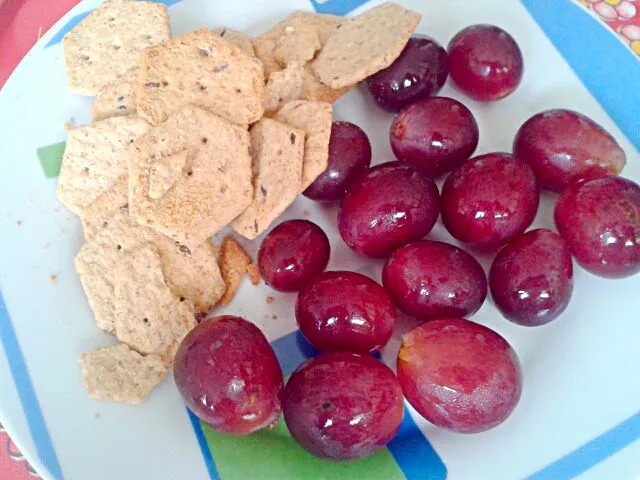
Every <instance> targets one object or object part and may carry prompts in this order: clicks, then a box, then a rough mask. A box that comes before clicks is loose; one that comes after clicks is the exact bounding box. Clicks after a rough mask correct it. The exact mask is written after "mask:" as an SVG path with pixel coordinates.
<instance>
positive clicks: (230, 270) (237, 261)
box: [219, 235, 260, 306]
mask: <svg viewBox="0 0 640 480" xmlns="http://www.w3.org/2000/svg"><path fill="white" fill-rule="evenodd" d="M219 262H220V271H221V272H222V278H223V279H224V282H225V284H226V285H227V289H226V291H225V292H224V295H223V296H222V298H221V299H220V305H221V306H224V305H228V304H229V303H230V302H231V300H232V299H233V297H234V295H235V294H236V292H237V291H238V288H240V284H241V283H242V279H243V278H244V274H245V273H248V274H249V279H250V280H251V283H252V284H254V285H257V284H258V283H260V272H259V270H258V269H257V266H256V265H254V263H253V261H252V260H251V257H250V256H249V254H247V252H246V251H245V250H244V248H242V245H240V244H239V243H238V241H237V240H236V239H235V238H233V237H232V236H231V235H229V236H227V237H225V238H224V239H223V240H222V245H221V246H220V259H219Z"/></svg>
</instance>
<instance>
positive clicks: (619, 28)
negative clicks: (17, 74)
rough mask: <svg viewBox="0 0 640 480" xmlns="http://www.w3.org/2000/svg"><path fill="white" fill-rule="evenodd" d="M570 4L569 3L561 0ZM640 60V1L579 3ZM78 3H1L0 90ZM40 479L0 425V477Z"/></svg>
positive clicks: (32, 0) (589, 0)
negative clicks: (32, 50) (35, 46)
mask: <svg viewBox="0 0 640 480" xmlns="http://www.w3.org/2000/svg"><path fill="white" fill-rule="evenodd" d="M558 1H569V0H558ZM578 1H579V2H580V3H581V4H583V5H584V6H585V8H588V9H590V10H592V11H593V12H594V14H595V15H598V16H599V17H600V18H601V19H602V20H603V21H604V22H605V23H607V24H608V25H609V26H610V27H611V28H612V29H613V30H614V31H615V32H616V33H617V34H618V35H619V36H620V38H621V39H622V40H623V41H624V42H625V43H627V44H628V45H629V46H630V47H631V49H632V50H633V51H634V52H635V53H636V54H637V55H638V56H639V57H640V1H636V0H578ZM77 3H79V0H0V52H2V55H0V89H1V88H2V86H3V85H4V84H5V82H6V81H7V79H8V78H9V76H10V75H11V72H13V70H14V69H15V68H16V66H17V65H18V63H19V62H20V60H22V58H23V57H24V56H25V55H26V54H27V52H28V51H29V49H30V48H31V47H32V46H33V45H34V44H35V43H36V42H37V41H38V39H39V38H40V37H41V36H42V35H44V33H46V32H47V30H49V28H51V26H52V25H53V24H55V23H56V22H57V21H58V20H59V19H60V18H61V17H62V16H63V15H64V14H65V13H67V12H68V11H69V10H70V9H71V8H72V7H73V6H75V5H76V4H77ZM35 477H37V474H36V472H35V471H34V470H33V469H32V468H31V466H30V465H29V464H28V462H26V461H25V460H24V458H23V457H22V455H21V453H20V452H19V450H18V449H17V448H16V447H15V445H14V444H13V443H12V442H11V439H10V438H9V437H8V435H7V434H6V432H5V431H4V429H2V425H1V424H0V478H2V479H3V480H26V479H33V478H35Z"/></svg>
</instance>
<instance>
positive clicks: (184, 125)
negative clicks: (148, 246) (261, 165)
mask: <svg viewBox="0 0 640 480" xmlns="http://www.w3.org/2000/svg"><path fill="white" fill-rule="evenodd" d="M128 155H129V211H130V214H131V216H133V217H134V218H135V219H136V221H138V222H139V223H140V224H142V225H146V226H149V227H151V228H154V229H156V230H157V231H159V232H161V233H163V234H164V235H167V236H169V237H171V238H173V239H174V240H176V241H178V242H180V243H183V244H185V245H187V246H189V247H197V246H198V245H200V244H202V242H204V241H205V240H206V239H207V238H209V237H210V236H211V235H214V234H215V233H217V232H218V231H219V230H221V229H222V228H223V227H225V226H226V225H228V224H229V222H231V220H233V219H234V218H235V217H237V216H238V215H240V214H241V213H242V212H243V211H244V210H245V209H246V208H247V207H248V206H249V205H250V204H251V201H252V198H253V187H252V184H251V156H250V155H249V132H247V131H246V130H245V129H243V128H241V127H238V126H237V125H233V124H231V123H229V122H228V121H226V120H224V119H223V118H221V117H218V116H217V115H214V114H213V113H209V112H207V111H205V110H203V109H201V108H198V107H194V106H187V107H184V108H182V109H181V110H180V111H178V112H176V113H174V114H173V115H171V116H170V117H169V118H168V119H167V121H166V122H165V123H163V124H161V125H158V126H157V127H154V128H153V129H152V130H151V131H150V132H149V135H146V136H144V137H142V138H140V139H139V141H137V142H134V143H133V144H132V145H131V148H130V149H129V151H128ZM151 187H154V188H153V189H152V190H151Z"/></svg>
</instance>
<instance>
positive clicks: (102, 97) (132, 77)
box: [91, 68, 138, 122]
mask: <svg viewBox="0 0 640 480" xmlns="http://www.w3.org/2000/svg"><path fill="white" fill-rule="evenodd" d="M137 78H138V69H137V68H135V69H132V70H130V71H128V72H127V73H125V74H124V75H123V76H121V77H118V78H117V79H116V80H115V81H114V82H112V83H110V84H109V85H106V86H105V87H104V88H103V89H102V90H100V93H98V96H97V97H96V100H95V101H94V102H93V104H92V105H91V119H92V120H93V121H94V122H95V121H98V120H104V119H105V118H110V117H121V116H125V115H132V114H134V113H136V105H137V100H136V84H137Z"/></svg>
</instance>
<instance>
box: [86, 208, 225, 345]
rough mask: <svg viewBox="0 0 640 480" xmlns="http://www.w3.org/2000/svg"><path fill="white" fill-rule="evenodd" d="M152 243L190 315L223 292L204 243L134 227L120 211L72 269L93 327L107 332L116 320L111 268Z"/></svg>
mask: <svg viewBox="0 0 640 480" xmlns="http://www.w3.org/2000/svg"><path fill="white" fill-rule="evenodd" d="M145 244H152V245H153V246H154V247H155V248H156V249H157V251H158V253H159V255H160V261H161V263H162V268H163V275H164V278H165V281H166V283H167V284H168V285H169V287H170V288H171V290H172V292H173V293H174V295H175V296H177V297H185V298H186V299H187V300H189V302H190V303H191V304H193V305H194V306H195V312H199V313H207V312H208V311H209V310H210V309H211V307H213V306H214V305H215V304H216V303H217V302H218V300H219V299H220V297H221V296H222V294H223V293H224V291H225V284H224V282H223V280H222V276H221V274H220V270H219V268H218V265H217V263H216V260H215V253H214V251H213V248H212V246H211V243H210V241H209V240H207V241H205V242H203V243H202V244H201V245H200V246H198V247H197V248H189V247H186V246H185V245H179V244H176V243H175V242H173V241H172V240H170V239H169V238H167V237H165V236H163V235H160V234H159V233H157V232H155V231H154V230H152V229H150V228H147V227H143V226H141V225H138V224H137V223H136V222H135V221H134V220H133V219H132V218H131V217H130V216H129V214H128V211H127V209H126V207H125V208H122V209H121V210H120V212H119V213H118V214H117V215H115V216H113V217H111V218H110V219H109V220H108V221H107V222H106V225H104V226H102V228H100V229H99V230H98V232H97V233H96V234H95V236H94V237H93V238H91V239H89V240H88V241H87V243H85V244H84V245H83V246H82V248H81V249H80V252H79V253H78V255H77V256H76V259H75V264H76V271H77V272H78V276H79V277H80V281H81V282H82V286H83V287H84V291H85V294H86V296H87V299H88V301H89V305H90V306H91V309H92V310H93V314H94V316H95V320H96V324H97V325H98V327H100V328H101V329H103V330H106V331H107V332H113V330H114V324H115V318H116V300H115V291H114V269H115V267H116V265H117V264H118V262H119V261H120V259H121V258H122V257H123V256H124V255H125V254H126V253H127V252H129V251H131V250H135V249H137V248H140V247H141V246H142V245H145Z"/></svg>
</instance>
